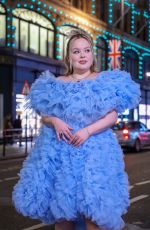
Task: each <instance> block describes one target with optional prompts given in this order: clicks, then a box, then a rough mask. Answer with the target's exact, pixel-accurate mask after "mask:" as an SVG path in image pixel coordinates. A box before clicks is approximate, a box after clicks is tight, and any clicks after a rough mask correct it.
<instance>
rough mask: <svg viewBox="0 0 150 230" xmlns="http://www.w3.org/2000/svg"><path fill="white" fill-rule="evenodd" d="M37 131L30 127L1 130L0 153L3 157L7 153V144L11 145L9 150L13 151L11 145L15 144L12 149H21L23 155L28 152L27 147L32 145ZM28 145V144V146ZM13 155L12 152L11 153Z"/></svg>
mask: <svg viewBox="0 0 150 230" xmlns="http://www.w3.org/2000/svg"><path fill="white" fill-rule="evenodd" d="M37 133H38V130H36V131H35V129H31V128H25V129H4V130H3V131H2V136H1V137H0V146H1V148H0V151H1V152H0V154H1V156H2V157H3V158H5V157H6V154H7V146H9V149H10V146H11V149H10V151H11V150H12V151H13V146H14V145H15V146H16V144H17V148H14V150H18V151H19V150H20V149H21V150H22V153H23V152H24V155H27V154H28V148H29V147H30V148H31V147H32V145H33V139H34V137H35V136H36V134H37ZM29 145H30V146H29ZM12 155H13V154H12Z"/></svg>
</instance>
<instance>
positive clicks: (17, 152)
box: [0, 142, 150, 230]
mask: <svg viewBox="0 0 150 230" xmlns="http://www.w3.org/2000/svg"><path fill="white" fill-rule="evenodd" d="M32 146H33V143H31V142H29V143H27V145H26V144H25V142H22V145H21V146H19V143H14V144H8V145H6V146H5V149H4V148H3V145H0V161H1V162H2V161H3V160H10V159H16V158H25V157H26V156H27V155H28V154H29V152H30V150H31V148H32ZM80 230H81V229H80ZM123 230H150V228H149V229H148V228H141V227H139V226H137V225H136V224H135V225H134V224H129V223H126V226H125V227H124V228H123Z"/></svg>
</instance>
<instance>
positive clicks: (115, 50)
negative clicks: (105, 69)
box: [108, 39, 121, 69]
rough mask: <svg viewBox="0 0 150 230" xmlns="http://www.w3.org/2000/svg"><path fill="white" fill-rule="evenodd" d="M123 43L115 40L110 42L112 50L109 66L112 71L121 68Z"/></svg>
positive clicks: (109, 53)
mask: <svg viewBox="0 0 150 230" xmlns="http://www.w3.org/2000/svg"><path fill="white" fill-rule="evenodd" d="M120 46H121V41H120V40H117V39H113V40H110V41H109V47H110V50H109V52H108V56H109V58H110V63H109V66H110V68H111V69H116V68H118V69H120V68H121V51H120Z"/></svg>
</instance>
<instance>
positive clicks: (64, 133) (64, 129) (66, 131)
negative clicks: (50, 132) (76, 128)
mask: <svg viewBox="0 0 150 230" xmlns="http://www.w3.org/2000/svg"><path fill="white" fill-rule="evenodd" d="M42 122H43V123H44V124H45V125H50V126H51V125H52V126H53V127H54V129H55V131H56V136H57V139H58V141H60V139H63V140H64V141H65V142H67V143H68V142H70V141H71V140H72V137H73V135H72V133H71V130H73V128H72V127H71V126H69V125H68V124H67V123H65V122H64V121H63V120H61V119H60V118H58V117H52V116H43V117H42Z"/></svg>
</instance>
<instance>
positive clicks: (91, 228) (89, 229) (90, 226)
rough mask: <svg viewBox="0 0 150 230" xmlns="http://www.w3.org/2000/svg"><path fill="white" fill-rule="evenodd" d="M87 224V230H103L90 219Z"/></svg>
mask: <svg viewBox="0 0 150 230" xmlns="http://www.w3.org/2000/svg"><path fill="white" fill-rule="evenodd" d="M85 222H86V230H102V229H101V228H99V227H98V226H97V225H96V224H95V223H93V222H92V221H91V220H89V219H86V220H85Z"/></svg>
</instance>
